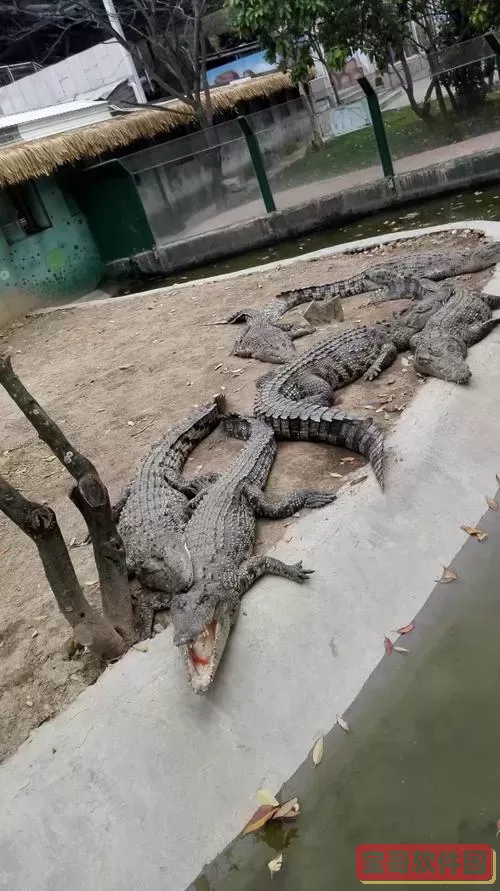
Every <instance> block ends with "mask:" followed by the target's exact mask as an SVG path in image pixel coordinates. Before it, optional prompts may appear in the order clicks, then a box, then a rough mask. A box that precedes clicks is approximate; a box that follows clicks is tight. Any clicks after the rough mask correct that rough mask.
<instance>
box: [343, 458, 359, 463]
mask: <svg viewBox="0 0 500 891" xmlns="http://www.w3.org/2000/svg"><path fill="white" fill-rule="evenodd" d="M353 461H356V458H341V459H340V463H341V464H352V462H353Z"/></svg>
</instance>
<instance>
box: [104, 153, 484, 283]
mask: <svg viewBox="0 0 500 891" xmlns="http://www.w3.org/2000/svg"><path fill="white" fill-rule="evenodd" d="M360 175H361V176H362V172H361V173H360ZM499 179H500V150H499V149H492V150H490V151H486V152H478V153H476V154H473V155H466V156H464V157H461V158H455V159H452V160H450V161H446V162H445V163H440V164H433V165H430V166H428V167H423V168H421V169H419V170H412V171H410V172H409V173H403V174H399V175H397V176H395V177H394V178H393V179H391V178H387V179H379V180H377V181H376V182H374V183H368V184H366V185H363V186H359V187H357V188H355V189H348V190H346V191H344V192H338V193H335V194H332V195H325V197H324V198H320V199H319V200H315V201H308V202H306V203H304V204H298V205H296V206H294V207H290V208H287V209H286V210H281V211H276V213H272V214H267V215H265V216H261V217H256V218H255V219H252V220H249V221H247V222H245V223H239V224H238V225H235V226H231V227H229V228H226V229H216V230H214V231H212V232H205V233H203V234H202V235H197V236H195V237H194V238H190V239H184V240H182V241H175V242H172V243H171V244H167V245H163V246H157V247H156V248H154V249H153V250H151V251H144V252H143V253H140V254H136V255H135V256H134V257H130V258H123V259H121V260H115V261H113V262H112V263H108V264H107V266H106V270H105V271H106V275H107V277H108V278H110V279H117V278H125V277H128V278H130V277H134V276H137V277H142V278H143V277H147V276H158V275H162V274H163V275H169V274H171V273H173V272H177V271H181V270H184V269H192V268H194V267H195V266H202V265H203V264H204V263H213V262H214V261H216V260H220V259H223V258H225V257H231V256H236V255H238V254H243V253H246V252H247V251H251V250H256V249H258V248H262V247H267V246H268V245H271V244H277V243H279V242H281V241H284V240H286V239H290V238H296V237H300V236H301V235H305V234H306V233H307V232H314V231H315V230H318V229H325V228H327V227H329V226H340V225H344V224H345V223H346V222H348V221H350V220H355V219H359V218H360V217H363V216H366V215H367V214H371V213H376V212H377V211H381V210H385V209H388V208H392V207H400V206H403V205H405V204H408V203H410V202H412V201H418V200H421V199H422V198H433V197H436V196H437V195H441V194H445V193H446V192H452V191H454V190H456V189H466V188H471V187H473V186H478V185H481V184H485V183H492V182H497V181H498V180H499Z"/></svg>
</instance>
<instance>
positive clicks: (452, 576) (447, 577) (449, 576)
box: [436, 527, 463, 585]
mask: <svg viewBox="0 0 500 891" xmlns="http://www.w3.org/2000/svg"><path fill="white" fill-rule="evenodd" d="M462 528H463V527H462ZM457 579H458V575H457V574H456V572H455V570H454V569H452V568H451V567H450V566H443V574H442V576H441V578H440V579H436V581H437V582H441V584H442V585H448V584H449V582H456V580H457Z"/></svg>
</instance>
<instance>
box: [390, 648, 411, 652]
mask: <svg viewBox="0 0 500 891" xmlns="http://www.w3.org/2000/svg"><path fill="white" fill-rule="evenodd" d="M392 649H393V650H394V652H395V653H409V652H410V651H409V650H407V649H406V647H393V648H392Z"/></svg>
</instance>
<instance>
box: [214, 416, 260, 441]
mask: <svg viewBox="0 0 500 891" xmlns="http://www.w3.org/2000/svg"><path fill="white" fill-rule="evenodd" d="M222 423H223V425H224V432H225V433H226V434H227V435H228V436H230V437H232V439H250V437H251V435H252V432H253V431H254V430H255V428H256V427H261V426H262V424H263V421H262V420H261V419H259V418H245V417H243V416H242V415H238V414H236V412H230V413H228V414H225V415H224V416H223V418H222Z"/></svg>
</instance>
